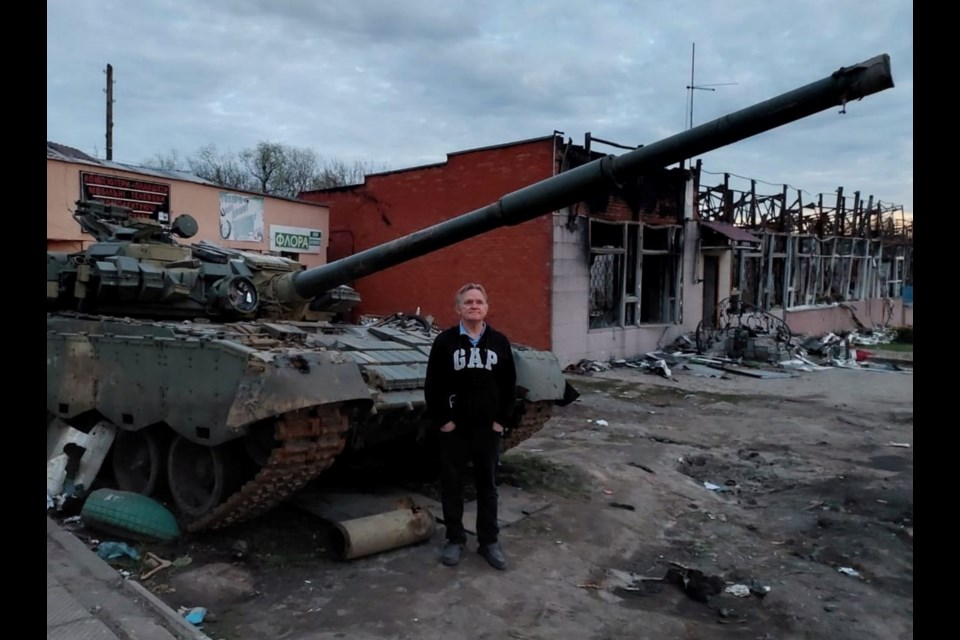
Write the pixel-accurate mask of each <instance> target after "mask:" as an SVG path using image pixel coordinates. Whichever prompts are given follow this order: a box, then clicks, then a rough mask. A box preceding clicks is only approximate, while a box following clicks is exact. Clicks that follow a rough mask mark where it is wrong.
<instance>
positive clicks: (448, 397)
mask: <svg viewBox="0 0 960 640" xmlns="http://www.w3.org/2000/svg"><path fill="white" fill-rule="evenodd" d="M516 384H517V370H516V367H515V365H514V362H513V351H512V349H511V347H510V341H509V340H507V337H506V336H505V335H503V334H502V333H500V332H499V331H496V330H495V329H493V327H491V326H490V325H489V324H488V325H487V326H486V329H485V330H484V332H483V335H482V336H480V341H479V342H478V343H477V346H476V347H474V346H473V345H472V344H471V342H470V339H469V337H467V336H465V335H460V325H459V324H457V325H455V326H453V327H451V328H449V329H447V330H445V331H443V332H442V333H441V334H440V335H438V336H437V338H436V340H434V342H433V347H432V348H431V349H430V360H429V362H428V363H427V378H426V382H425V385H424V397H425V399H426V402H427V412H428V415H429V416H430V418H431V419H432V420H433V423H434V426H435V427H442V426H443V425H445V424H446V423H447V422H450V421H451V420H452V421H453V423H454V424H456V425H457V428H458V429H459V428H461V427H464V428H467V429H470V428H477V427H490V426H492V425H493V423H494V422H498V423H499V424H500V425H502V426H503V427H507V426H508V425H509V421H510V417H511V415H512V414H513V404H514V400H515V396H516Z"/></svg>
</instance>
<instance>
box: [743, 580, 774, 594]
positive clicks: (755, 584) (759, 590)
mask: <svg viewBox="0 0 960 640" xmlns="http://www.w3.org/2000/svg"><path fill="white" fill-rule="evenodd" d="M747 586H748V587H750V593H752V594H753V595H755V596H757V597H758V598H763V597H764V596H766V595H767V594H768V593H770V587H768V586H767V585H765V584H762V583H761V582H760V581H759V580H751V581H750V584H749V585H747Z"/></svg>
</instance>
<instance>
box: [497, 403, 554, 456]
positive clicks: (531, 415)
mask: <svg viewBox="0 0 960 640" xmlns="http://www.w3.org/2000/svg"><path fill="white" fill-rule="evenodd" d="M552 415H553V402H551V401H543V402H531V403H529V404H528V405H526V409H525V411H524V412H523V415H522V416H521V417H520V422H519V424H517V426H516V427H514V428H513V429H510V430H509V431H507V435H505V436H504V437H503V450H504V451H507V450H509V449H513V448H514V447H515V446H517V445H518V444H520V443H521V442H523V441H524V440H527V439H529V438H531V437H533V436H534V435H535V434H536V433H537V432H538V431H540V430H541V429H543V425H545V424H546V423H547V420H549V419H550V417H551V416H552Z"/></svg>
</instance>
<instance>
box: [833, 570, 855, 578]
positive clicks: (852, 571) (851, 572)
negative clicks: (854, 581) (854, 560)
mask: <svg viewBox="0 0 960 640" xmlns="http://www.w3.org/2000/svg"><path fill="white" fill-rule="evenodd" d="M837 571H839V572H840V573H842V574H844V575H846V576H851V577H853V578H859V577H860V573H859V572H857V571H856V570H854V569H851V568H850V567H840V568H838V569H837Z"/></svg>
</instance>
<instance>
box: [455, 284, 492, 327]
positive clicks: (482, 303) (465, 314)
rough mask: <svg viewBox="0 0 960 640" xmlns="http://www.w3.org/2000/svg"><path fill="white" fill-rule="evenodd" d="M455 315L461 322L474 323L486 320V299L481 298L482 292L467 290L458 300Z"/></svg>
mask: <svg viewBox="0 0 960 640" xmlns="http://www.w3.org/2000/svg"><path fill="white" fill-rule="evenodd" d="M457 313H458V314H459V315H460V319H461V320H470V321H473V322H476V321H479V320H483V319H484V318H486V317H487V299H486V298H485V297H484V296H483V292H481V291H479V290H477V289H467V290H466V291H465V292H464V293H463V298H461V300H460V306H459V307H457Z"/></svg>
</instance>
